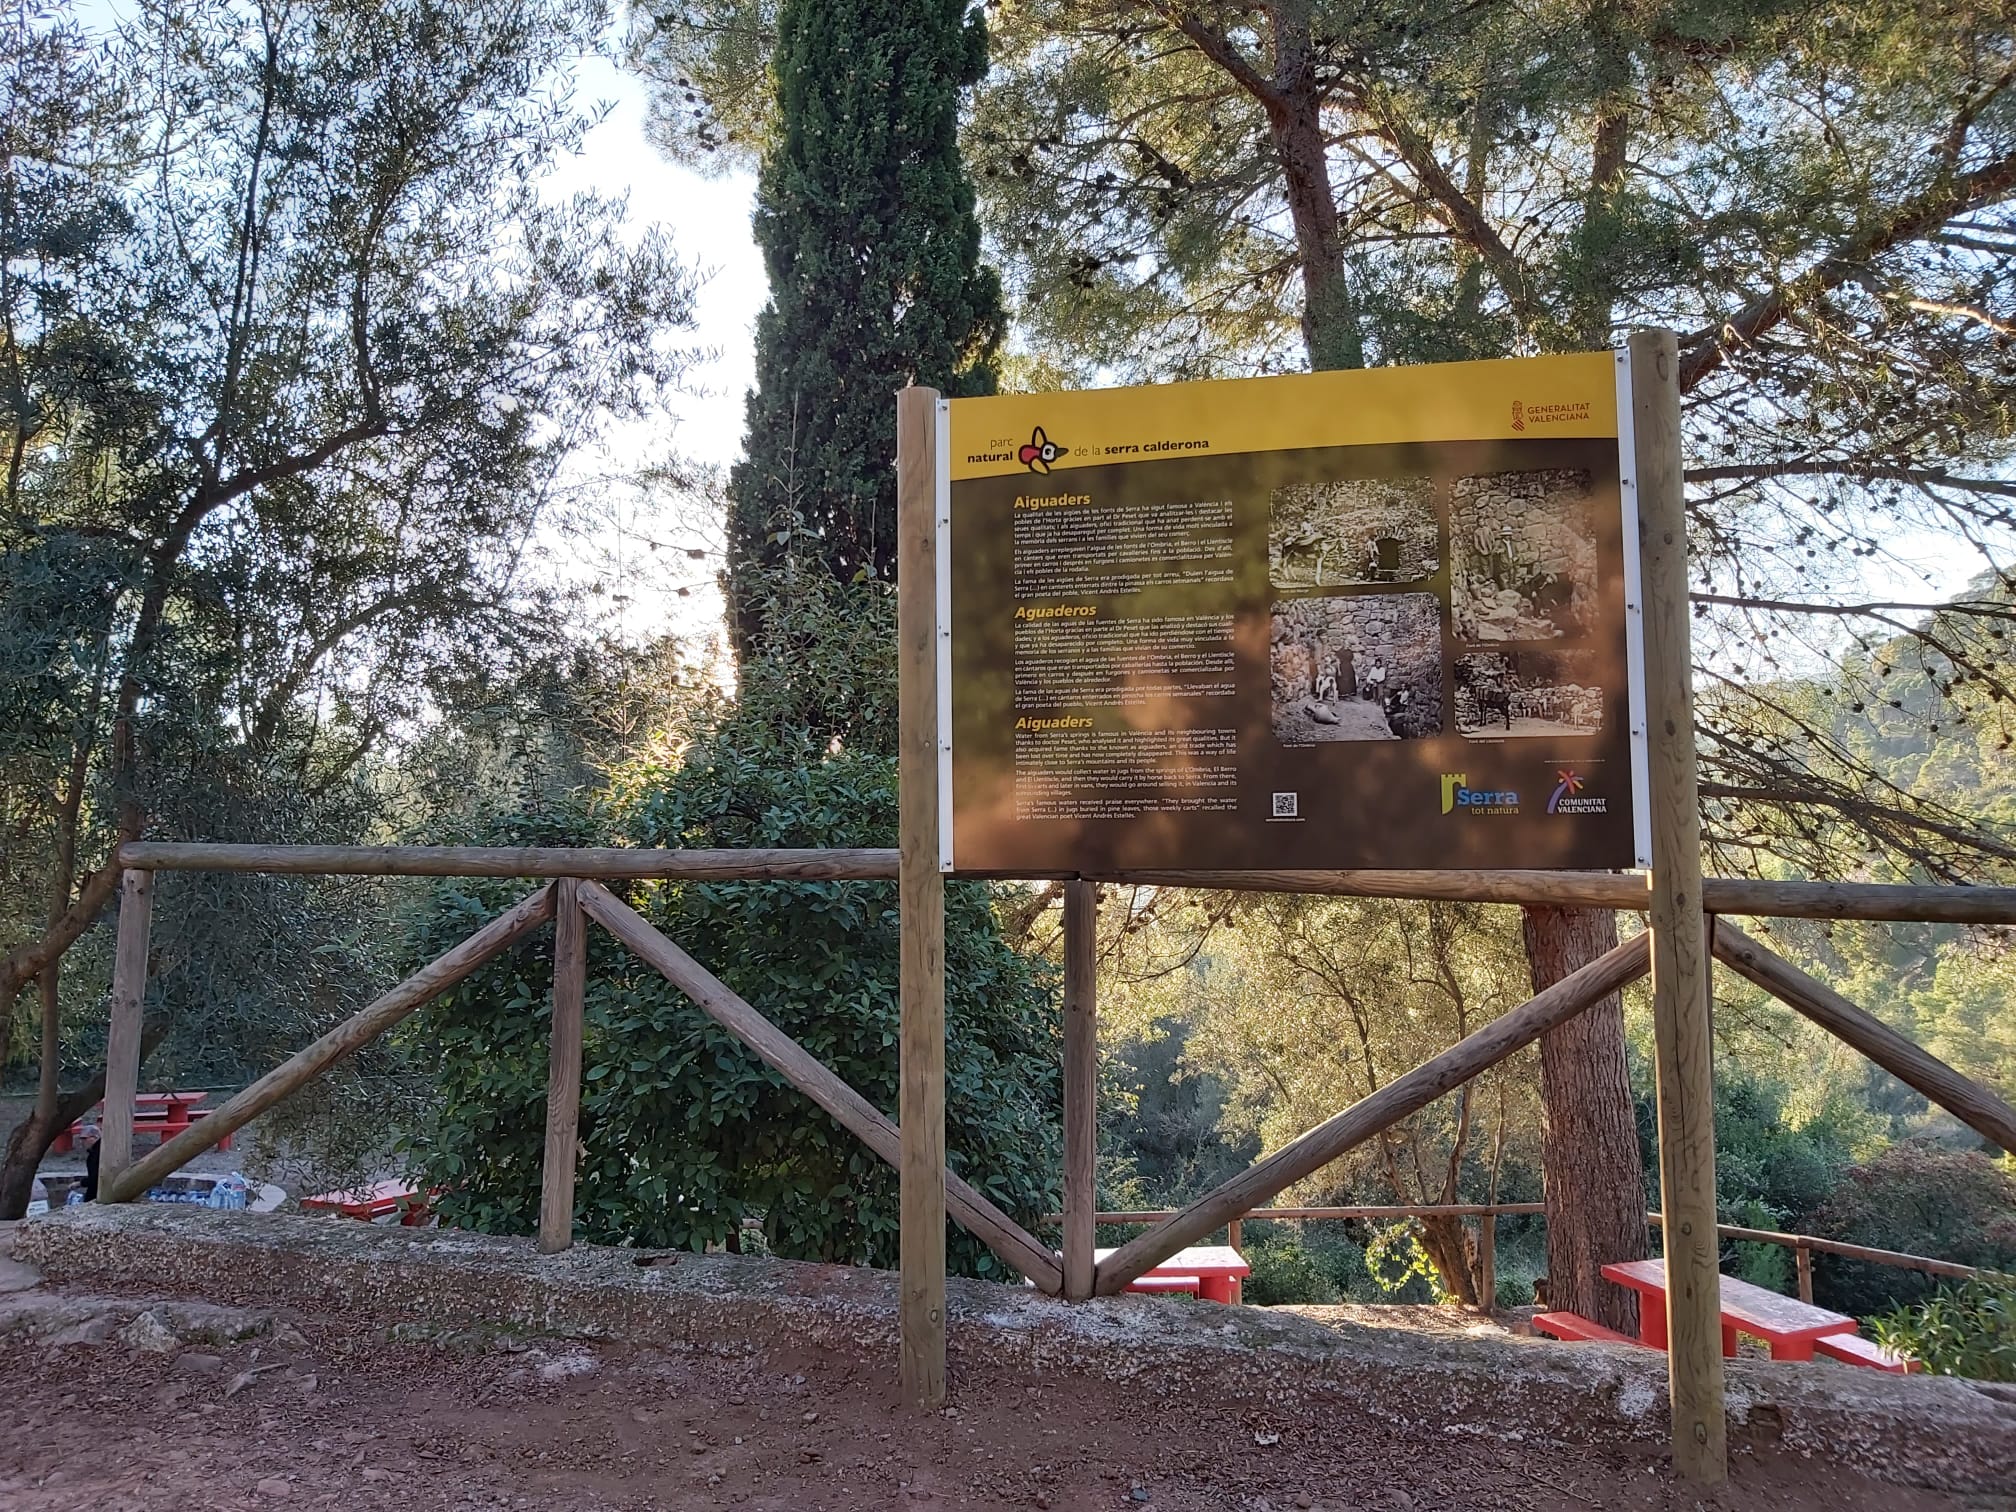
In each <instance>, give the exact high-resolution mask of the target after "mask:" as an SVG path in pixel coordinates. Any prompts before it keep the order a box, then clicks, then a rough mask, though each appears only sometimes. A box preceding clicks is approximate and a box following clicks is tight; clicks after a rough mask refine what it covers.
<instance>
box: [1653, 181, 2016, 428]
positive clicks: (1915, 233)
mask: <svg viewBox="0 0 2016 1512" xmlns="http://www.w3.org/2000/svg"><path fill="white" fill-rule="evenodd" d="M2012 189H2016V153H2012V154H2008V155H2005V156H2003V157H1999V158H1997V159H1995V160H1994V161H1993V162H1990V163H1988V164H1986V165H1985V166H1983V167H1980V168H1977V169H1975V170H1974V171H1973V172H1972V173H1961V174H1955V175H1953V176H1951V177H1948V178H1942V179H1940V180H1939V182H1938V183H1936V184H1934V185H1933V186H1932V187H1931V188H1929V189H1927V190H1926V191H1925V192H1924V193H1922V194H1919V195H1916V196H1914V197H1913V198H1911V199H1908V200H1906V201H1905V202H1904V203H1903V204H1901V205H1899V206H1897V207H1896V208H1895V209H1894V210H1893V211H1892V212H1891V214H1890V215H1889V217H1888V218H1887V219H1885V220H1882V221H1879V222H1878V223H1877V224H1875V225H1873V226H1867V227H1864V228H1863V229H1862V230H1861V231H1860V232H1858V233H1857V234H1856V235H1854V236H1852V237H1850V238H1849V239H1848V240H1847V241H1846V242H1844V243H1842V244H1841V246H1840V247H1839V248H1838V249H1837V250H1836V251H1834V252H1832V253H1830V254H1829V255H1828V256H1826V257H1823V258H1821V259H1820V261H1819V262H1818V263H1816V264H1815V265H1814V266H1813V267H1812V268H1810V269H1809V270H1807V271H1806V272H1805V273H1803V274H1801V275H1800V276H1799V277H1797V278H1794V279H1791V280H1790V281H1788V282H1786V283H1782V284H1780V285H1779V286H1778V287H1777V288H1775V289H1773V290H1772V291H1771V292H1770V293H1768V294H1761V295H1759V296H1758V297H1757V298H1755V299H1753V300H1751V301H1750V303H1748V304H1747V305H1745V306H1744V307H1743V308H1742V309H1740V310H1738V311H1737V312H1736V313H1735V314H1734V315H1732V316H1730V317H1729V319H1728V320H1726V321H1724V322H1723V323H1722V325H1721V327H1720V328H1719V329H1718V330H1717V331H1716V332H1714V334H1713V335H1712V336H1708V337H1704V338H1703V340H1702V344H1701V345H1698V346H1696V347H1694V348H1693V350H1691V351H1689V352H1687V353H1686V354H1685V355H1683V356H1682V357H1681V359H1680V392H1681V393H1683V394H1684V393H1686V392H1688V391H1689V390H1690V389H1692V388H1694V387H1695V386H1696V385H1697V384H1699V383H1700V382H1701V380H1702V379H1704V378H1706V377H1707V376H1708V375H1709V374H1710V373H1712V372H1714V371H1715V370H1716V369H1717V368H1719V367H1721V366H1723V365H1724V364H1725V363H1726V362H1728V360H1729V358H1730V357H1731V356H1732V355H1733V354H1735V353H1736V352H1739V351H1741V350H1743V349H1744V348H1746V347H1749V346H1750V345H1752V344H1753V343H1754V342H1755V341H1756V340H1757V338H1758V337H1759V336H1762V335H1763V334H1764V333H1765V332H1766V331H1768V330H1770V329H1771V328H1772V327H1773V326H1775V325H1777V324H1779V323H1780V322H1781V321H1783V320H1785V319H1786V318H1787V317H1788V316H1790V315H1791V314H1792V312H1793V311H1795V310H1797V309H1799V308H1800V307H1801V306H1804V305H1807V304H1810V303H1812V302H1813V301H1814V300H1815V299H1816V298H1818V297H1819V296H1821V295H1823V294H1826V293H1829V292H1830V291H1832V290H1834V289H1837V288H1839V287H1840V286H1841V285H1842V284H1844V283H1846V282H1848V281H1849V280H1850V279H1851V278H1853V277H1855V275H1856V274H1858V273H1860V272H1861V271H1862V270H1863V269H1864V268H1866V267H1867V266H1868V265H1869V263H1870V262H1871V261H1872V260H1873V259H1874V258H1877V257H1880V256H1881V255H1882V254H1883V253H1885V252H1888V251H1890V250H1891V249H1892V248H1893V247H1897V246H1901V245H1902V244H1904V243H1905V242H1910V241H1916V240H1918V239H1920V238H1921V237H1924V236H1926V235H1928V234H1930V233H1931V232H1933V231H1936V230H1938V229H1939V228H1940V227H1941V226H1943V225H1944V224H1945V223H1946V222H1947V221H1949V220H1951V219H1952V218H1953V217H1954V216H1956V215H1960V214H1963V213H1965V212H1966V211H1969V210H1974V209H1978V208H1980V207H1981V206H1983V205H1989V204H1994V203H1997V202H1998V201H2000V200H2002V199H2003V198H2005V197H2006V196H2007V195H2008V194H2009V192H2010V191H2011V190H2012Z"/></svg>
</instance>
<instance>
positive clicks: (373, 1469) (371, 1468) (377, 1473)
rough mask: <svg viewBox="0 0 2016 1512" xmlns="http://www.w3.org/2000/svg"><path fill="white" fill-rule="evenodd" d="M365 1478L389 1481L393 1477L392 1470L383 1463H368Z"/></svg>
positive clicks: (365, 1468)
mask: <svg viewBox="0 0 2016 1512" xmlns="http://www.w3.org/2000/svg"><path fill="white" fill-rule="evenodd" d="M364 1479H366V1480H367V1481H389V1480H390V1479H392V1472H391V1471H390V1470H387V1469H385V1468H384V1466H382V1465H366V1466H365V1467H364Z"/></svg>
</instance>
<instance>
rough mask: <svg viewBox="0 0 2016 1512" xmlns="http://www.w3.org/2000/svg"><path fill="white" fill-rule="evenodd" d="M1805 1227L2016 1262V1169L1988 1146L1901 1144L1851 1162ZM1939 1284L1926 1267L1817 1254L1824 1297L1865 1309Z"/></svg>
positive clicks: (1988, 1264) (1923, 1293)
mask: <svg viewBox="0 0 2016 1512" xmlns="http://www.w3.org/2000/svg"><path fill="white" fill-rule="evenodd" d="M1802 1227H1804V1228H1806V1229H1807V1230H1808V1231H1809V1232H1811V1233H1815V1234H1818V1235H1820V1236H1821V1237H1823V1238H1827V1239H1842V1240H1846V1241H1847V1242H1848V1243H1850V1244H1862V1245H1868V1246H1870V1247H1872V1248H1875V1249H1890V1250H1902V1251H1904V1252H1906V1253H1908V1254H1914V1255H1928V1256H1930V1257H1932V1258H1933V1259H1935V1260H1951V1261H1954V1262H1956V1263H1957V1264H1960V1265H1973V1266H1979V1267H1981V1268H1983V1269H1985V1270H1993V1271H2011V1270H2016V1178H2012V1177H2011V1176H2010V1175H2009V1173H2008V1172H2007V1171H2005V1170H2003V1169H2002V1168H2001V1167H1999V1166H1997V1165H1996V1163H1995V1162H1994V1161H1992V1160H1990V1159H1989V1158H1988V1157H1987V1156H1985V1155H1977V1154H1972V1153H1966V1152H1962V1151H1959V1150H1948V1149H1941V1148H1938V1147H1937V1146H1932V1145H1924V1144H1900V1145H1892V1146H1891V1147H1890V1148H1889V1149H1887V1150H1885V1151H1883V1152H1882V1153H1881V1154H1880V1155H1878V1156H1877V1157H1876V1158H1875V1159H1873V1160H1871V1161H1868V1162H1866V1163H1865V1164H1862V1165H1858V1166H1853V1167H1850V1168H1849V1170H1848V1172H1847V1173H1846V1175H1845V1177H1844V1179H1843V1180H1842V1181H1841V1183H1840V1184H1839V1185H1838V1186H1837V1187H1836V1188H1835V1190H1834V1192H1833V1194H1832V1195H1831V1196H1830V1197H1828V1199H1827V1201H1826V1202H1825V1203H1823V1204H1822V1205H1821V1206H1820V1207H1819V1208H1818V1209H1817V1210H1816V1211H1814V1212H1813V1213H1812V1214H1811V1215H1809V1216H1808V1217H1807V1218H1806V1219H1805V1220H1804V1222H1803V1224H1802ZM1933 1286H1934V1283H1933V1281H1932V1278H1931V1277H1929V1276H1926V1275H1924V1274H1923V1273H1921V1272H1918V1271H1909V1270H1902V1269H1899V1268H1897V1267H1895V1266H1885V1265H1871V1264H1868V1263H1867V1262H1865V1261H1860V1260H1849V1259H1847V1258H1845V1257H1843V1256H1839V1255H1824V1254H1822V1255H1815V1256H1814V1265H1813V1294H1814V1300H1815V1301H1817V1302H1819V1303H1820V1304H1821V1305H1822V1306H1825V1307H1832V1308H1836V1309H1838V1310H1840V1311H1841V1312H1845V1313H1853V1314H1854V1315H1855V1316H1857V1317H1867V1316H1870V1315H1871V1314H1874V1313H1879V1312H1883V1311H1885V1310H1886V1309H1888V1308H1892V1307H1896V1306H1898V1305H1900V1304H1909V1303H1914V1302H1919V1301H1923V1300H1925V1299H1926V1298H1927V1297H1929V1296H1930V1295H1931V1293H1932V1290H1933Z"/></svg>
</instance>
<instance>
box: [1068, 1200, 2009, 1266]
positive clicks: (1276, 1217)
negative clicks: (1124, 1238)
mask: <svg viewBox="0 0 2016 1512" xmlns="http://www.w3.org/2000/svg"><path fill="white" fill-rule="evenodd" d="M1180 1211H1181V1209H1179V1208H1142V1209H1139V1210H1137V1211H1129V1212H1111V1213H1094V1214H1093V1215H1092V1217H1093V1221H1094V1222H1096V1223H1163V1222H1166V1221H1167V1220H1169V1219H1171V1218H1174V1217H1175V1216H1176V1214H1177V1213H1178V1212H1180ZM1546 1211H1547V1204H1546V1203H1544V1202H1431V1203H1425V1204H1422V1205H1420V1206H1418V1207H1395V1206H1390V1205H1388V1206H1377V1205H1374V1206H1363V1205H1360V1206H1356V1207H1261V1208H1253V1209H1251V1210H1250V1211H1248V1212H1246V1213H1244V1214H1242V1215H1241V1217H1240V1218H1238V1219H1234V1220H1233V1221H1234V1222H1245V1223H1266V1222H1269V1221H1274V1222H1296V1223H1314V1222H1344V1221H1350V1220H1363V1219H1381V1218H1495V1217H1502V1216H1505V1215H1508V1214H1516V1215H1520V1216H1538V1215H1541V1214H1544V1213H1545V1212H1546ZM1645 1216H1646V1218H1648V1219H1649V1220H1650V1221H1651V1222H1652V1223H1653V1224H1654V1225H1655V1226H1656V1225H1657V1224H1658V1223H1659V1222H1660V1221H1661V1219H1660V1215H1659V1214H1658V1213H1647V1214H1646V1215H1645ZM1043 1221H1044V1222H1045V1223H1046V1224H1055V1223H1060V1222H1062V1221H1063V1220H1062V1218H1061V1216H1060V1215H1058V1214H1056V1213H1051V1214H1047V1215H1046V1216H1045V1217H1044V1220H1043ZM1716 1232H1717V1233H1719V1234H1720V1235H1721V1236H1722V1237H1723V1238H1724V1239H1736V1240H1741V1241H1743V1242H1744V1243H1748V1244H1782V1245H1785V1246H1786V1247H1788V1248H1791V1249H1809V1250H1812V1251H1814V1252H1815V1253H1817V1254H1823V1255H1840V1256H1842V1257H1843V1258H1845V1259H1849V1260H1866V1261H1868V1262H1869V1263H1870V1264H1871V1265H1890V1266H1896V1267H1898V1268H1899V1269H1903V1270H1920V1271H1924V1272H1926V1273H1927V1274H1929V1275H1934V1276H1952V1277H1955V1278H1957V1279H1960V1280H1965V1279H1967V1278H1968V1277H1970V1276H1978V1275H1980V1274H1981V1270H1980V1268H1979V1267H1978V1266H1973V1265H1961V1264H1960V1263H1959V1262H1958V1261H1954V1260H1935V1259H1933V1258H1932V1257H1931V1256H1930V1255H1913V1254H1908V1253H1906V1252H1905V1251H1903V1250H1888V1249H1876V1248H1874V1247H1873V1246H1871V1245H1867V1244H1850V1243H1848V1241H1847V1240H1845V1239H1823V1238H1821V1237H1820V1236H1819V1235H1818V1234H1786V1233H1780V1232H1779V1231H1778V1230H1776V1229H1753V1228H1744V1227H1742V1226H1741V1225H1739V1224H1734V1223H1723V1224H1718V1225H1716Z"/></svg>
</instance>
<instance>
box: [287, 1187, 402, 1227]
mask: <svg viewBox="0 0 2016 1512" xmlns="http://www.w3.org/2000/svg"><path fill="white" fill-rule="evenodd" d="M433 1195H434V1194H433V1193H431V1192H430V1193H428V1194H427V1196H425V1197H423V1196H421V1195H420V1191H419V1189H418V1188H417V1187H415V1186H414V1185H413V1184H412V1183H411V1182H410V1181H378V1182H373V1183H372V1184H371V1185H370V1186H368V1187H359V1188H357V1189H355V1190H354V1191H348V1192H324V1193H322V1194H321V1195H320V1196H319V1197H303V1198H302V1199H301V1211H302V1212H304V1213H341V1214H342V1215H343V1216H344V1217H345V1218H361V1219H363V1220H364V1222H366V1223H375V1222H377V1221H378V1220H379V1219H380V1218H389V1217H391V1216H392V1215H393V1214H394V1213H397V1214H398V1215H399V1222H400V1224H401V1226H403V1227H405V1228H418V1227H419V1226H420V1225H422V1224H423V1223H425V1222H426V1221H427V1218H428V1215H429V1212H430V1203H431V1201H432V1198H433Z"/></svg>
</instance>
